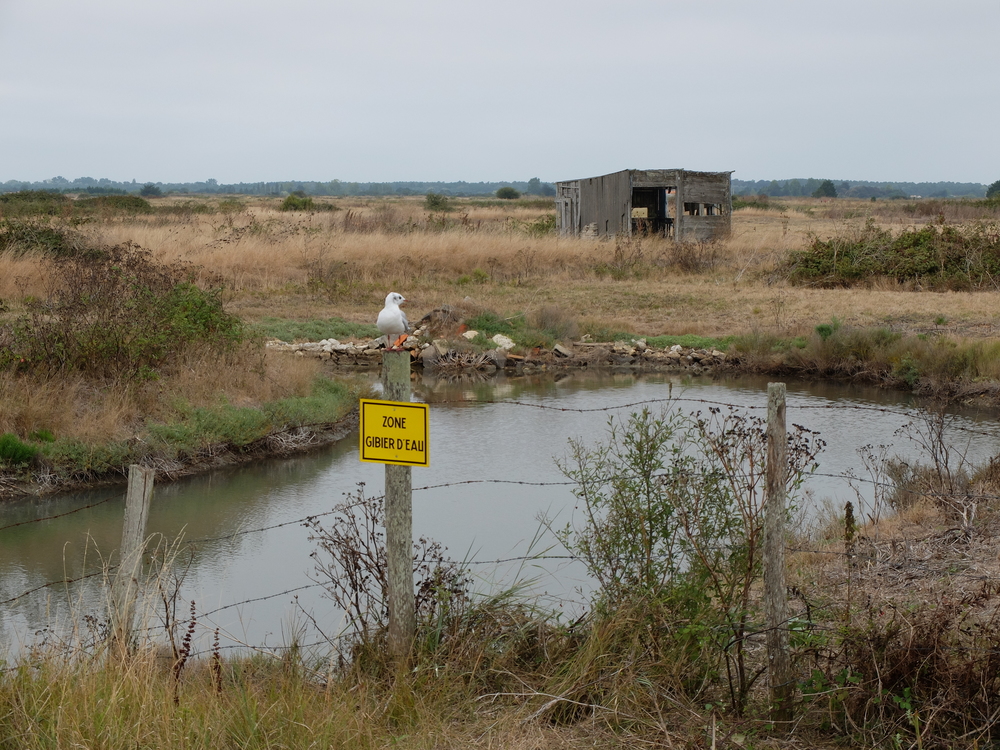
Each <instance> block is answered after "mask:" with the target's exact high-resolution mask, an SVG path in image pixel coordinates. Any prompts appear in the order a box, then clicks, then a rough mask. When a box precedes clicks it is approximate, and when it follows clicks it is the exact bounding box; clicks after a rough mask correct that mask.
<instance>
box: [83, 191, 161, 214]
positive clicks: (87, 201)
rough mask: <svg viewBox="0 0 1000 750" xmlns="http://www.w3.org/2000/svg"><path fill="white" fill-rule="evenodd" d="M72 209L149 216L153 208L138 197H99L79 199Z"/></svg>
mask: <svg viewBox="0 0 1000 750" xmlns="http://www.w3.org/2000/svg"><path fill="white" fill-rule="evenodd" d="M74 208H77V209H79V210H82V211H93V210H98V211H100V210H104V211H119V212H122V213H131V214H151V213H153V207H152V206H151V205H150V204H149V201H147V200H146V199H145V198H140V197H139V196H138V195H99V196H97V197H95V198H81V199H79V200H77V201H76V203H75V205H74Z"/></svg>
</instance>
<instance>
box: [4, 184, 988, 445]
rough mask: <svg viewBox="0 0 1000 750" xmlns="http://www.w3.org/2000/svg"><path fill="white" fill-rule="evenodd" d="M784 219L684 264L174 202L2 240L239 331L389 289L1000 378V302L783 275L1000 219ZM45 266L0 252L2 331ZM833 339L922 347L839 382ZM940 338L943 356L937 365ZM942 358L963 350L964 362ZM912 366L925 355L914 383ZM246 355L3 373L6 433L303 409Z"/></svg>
mask: <svg viewBox="0 0 1000 750" xmlns="http://www.w3.org/2000/svg"><path fill="white" fill-rule="evenodd" d="M782 200H783V201H784V202H783V203H776V202H774V201H770V202H768V201H764V202H744V203H741V204H737V205H738V210H736V211H734V214H733V231H732V235H731V236H730V237H729V238H726V239H724V240H720V241H718V242H714V243H707V244H695V245H684V244H675V243H673V242H670V241H667V240H664V239H662V238H648V237H646V238H638V237H637V238H632V239H619V240H616V241H607V242H600V241H593V240H585V239H562V238H560V237H558V236H557V235H556V234H555V232H554V231H553V222H554V212H553V206H552V202H551V200H549V199H538V198H530V199H521V200H517V201H502V200H496V199H473V198H450V199H448V201H447V202H448V210H445V211H429V210H428V209H427V207H426V204H425V201H424V198H423V197H419V196H414V197H387V198H317V199H314V206H313V210H310V211H283V210H281V200H280V199H278V198H248V197H238V196H167V197H163V198H156V199H152V200H151V203H152V205H153V210H152V211H148V210H147V211H146V212H135V211H122V210H111V209H110V208H109V209H108V210H102V211H100V212H97V213H93V212H92V213H89V214H86V213H85V214H83V215H81V214H80V213H79V212H74V209H73V208H72V206H73V204H72V202H70V201H66V200H63V201H62V202H61V203H59V204H58V207H59V210H61V211H62V214H59V213H58V212H56V214H55V215H40V216H35V217H28V218H24V217H20V218H12V217H13V214H11V215H9V216H6V217H5V216H0V222H4V221H7V222H17V221H20V222H22V223H21V224H19V225H17V226H19V227H20V228H21V229H19V231H21V230H23V229H24V227H25V226H27V227H28V228H29V229H30V231H31V232H40V231H43V230H44V231H47V230H51V229H55V230H58V231H59V232H61V233H62V234H63V235H64V236H65V237H68V238H69V241H72V242H75V243H77V244H78V245H80V246H91V247H92V246H105V247H107V246H115V245H117V246H122V245H124V244H126V243H134V245H136V246H138V247H140V248H143V249H144V250H147V251H149V253H150V254H151V255H152V257H153V258H154V259H155V260H157V261H160V262H161V263H163V264H184V266H185V268H186V269H187V270H186V273H187V274H188V275H189V276H190V278H191V279H192V280H194V281H195V283H197V284H198V285H199V286H200V287H202V288H203V289H213V288H214V289H220V290H222V291H221V295H222V301H223V302H224V304H225V307H226V310H227V311H228V312H229V313H233V314H235V315H237V316H239V317H240V318H241V319H242V320H244V321H246V322H248V323H256V322H260V321H263V320H265V319H279V320H286V321H289V320H290V321H324V320H328V319H330V318H342V319H345V320H346V321H349V322H350V323H357V324H371V323H372V322H373V320H374V318H375V315H376V312H377V311H378V310H379V309H380V307H381V304H382V300H383V299H384V297H385V295H386V293H387V292H388V291H390V290H392V291H398V292H401V293H402V294H403V295H404V296H406V297H407V299H408V300H409V303H408V308H407V310H408V313H409V316H410V319H411V320H416V319H418V318H419V317H421V316H422V315H423V314H425V313H426V312H428V311H430V310H432V309H434V308H436V307H439V306H441V305H446V304H447V305H452V306H457V307H459V308H461V309H462V310H463V311H465V312H466V313H472V314H475V313H477V312H486V311H488V312H492V313H495V314H496V315H497V316H499V317H501V318H507V319H511V320H517V319H518V318H520V317H522V316H523V319H524V320H525V321H528V322H529V324H531V325H535V326H537V327H538V328H559V329H560V330H562V331H573V332H574V334H573V335H576V332H579V333H584V334H586V333H591V334H593V335H594V338H598V337H599V336H601V335H606V334H608V333H609V332H611V333H614V332H627V333H633V334H637V335H645V336H660V335H672V336H680V335H684V334H695V335H699V336H706V337H723V336H734V335H736V336H739V335H743V336H745V337H747V339H748V340H750V341H752V342H758V343H759V346H758V345H757V344H753V346H757V348H756V349H754V348H753V346H751V348H744V349H743V356H744V357H745V359H746V360H747V361H748V362H749V361H751V360H753V362H754V363H755V364H754V365H753V366H754V367H757V369H761V370H763V371H767V369H768V366H769V365H768V362H769V361H771V360H773V359H774V356H775V355H774V354H773V352H774V351H775V350H774V348H773V347H774V346H775V344H774V342H775V341H778V340H780V341H784V342H786V343H785V344H780V346H784V350H783V351H784V352H785V353H783V354H779V356H780V357H783V360H782V363H783V365H782V366H784V364H789V363H790V366H792V367H794V368H796V369H797V371H799V372H802V373H803V374H806V375H811V376H814V377H830V376H836V377H856V376H859V375H860V376H861V377H867V379H868V380H869V381H874V382H885V383H887V384H892V385H898V384H899V383H900V382H901V380H905V381H906V384H907V385H909V386H913V385H914V382H915V378H916V373H917V372H918V370H919V375H920V376H921V378H931V379H934V378H936V379H937V381H938V382H941V381H942V380H944V381H947V380H956V379H961V378H966V379H972V380H983V379H986V380H990V379H994V380H995V379H996V378H997V377H998V376H1000V369H998V367H997V365H996V361H997V360H996V357H995V352H994V349H996V346H994V345H993V343H994V342H993V341H992V339H994V338H996V337H997V331H998V326H1000V305H998V297H997V294H996V290H995V289H989V290H984V291H948V292H930V291H919V289H918V288H916V286H915V285H914V284H912V283H910V284H901V283H898V282H895V281H884V280H883V281H879V280H872V281H869V282H868V283H864V284H861V285H856V286H853V287H851V288H833V289H831V288H814V287H809V286H805V285H801V284H799V285H794V284H792V283H790V282H789V281H788V273H787V268H786V267H785V264H786V263H787V260H788V256H789V253H790V251H794V250H801V249H804V248H807V247H809V246H810V245H811V243H813V242H814V241H815V240H816V239H820V240H827V239H829V238H831V237H850V236H853V235H858V234H860V233H861V232H862V231H863V228H864V227H865V226H866V224H868V223H869V222H873V224H874V225H875V226H878V227H883V228H886V229H888V230H890V231H892V232H897V233H898V232H900V231H903V230H906V229H913V228H919V227H923V226H926V225H927V224H929V223H937V224H940V223H942V222H944V223H948V224H950V225H957V226H970V225H973V224H974V223H976V222H979V223H980V224H981V225H988V226H989V227H992V229H990V230H989V231H993V232H995V231H996V229H995V228H996V225H997V213H998V212H997V208H996V207H995V206H992V207H991V206H988V205H987V206H983V205H982V204H981V203H980V204H974V203H965V202H955V201H951V202H949V201H917V202H893V201H883V202H879V203H872V202H863V201H845V200H829V199H812V198H803V199H782ZM6 205H8V206H9V205H10V204H6ZM3 209H4V206H3V205H0V210H3ZM8 210H9V209H8ZM6 226H7V227H8V229H9V228H10V227H12V226H14V224H10V223H8V224H7V225H6ZM2 228H3V227H0V229H2ZM8 236H9V235H8ZM51 262H52V261H51V257H50V256H48V255H45V254H43V253H42V252H41V251H38V250H25V249H24V248H23V247H19V246H17V245H16V244H15V245H13V246H10V245H9V243H8V247H7V249H6V250H5V251H3V252H0V323H2V322H4V321H6V322H8V323H9V322H11V321H15V320H17V319H19V316H21V315H22V313H24V312H26V311H28V310H29V309H30V310H32V311H33V312H32V315H34V316H35V319H36V322H38V321H42V322H44V318H45V314H44V309H45V305H46V304H48V303H47V302H46V301H47V300H50V299H52V298H53V294H54V288H53V285H54V284H55V283H56V276H57V274H55V273H54V270H53V266H52V265H50V264H51ZM39 316H40V317H39ZM545 321H549V322H556V323H558V326H545V325H543V324H542V323H544V322H545ZM831 324H833V326H835V327H840V326H842V327H843V331H848V332H850V331H865V330H875V329H887V330H889V331H891V332H893V335H896V334H917V335H919V336H923V335H924V334H931V338H929V339H926V340H919V341H918V340H916V339H915V338H914V337H913V336H910V337H909V338H907V339H906V340H905V341H903V342H902V343H899V344H897V345H894V346H895V348H892V347H889V346H885V345H879V346H880V347H881V350H882V354H881V355H880V356H881V361H880V362H878V363H876V364H874V365H871V366H870V365H869V364H868V363H862V365H860V366H852V367H851V368H848V369H844V368H842V367H840V363H839V360H843V359H845V358H846V359H851V358H852V357H853V355H854V351H855V350H856V349H857V346H855V344H852V343H851V342H850V341H847V342H846V344H845V345H846V346H848V349H846V350H845V349H837V347H833V346H824V345H825V344H826V343H827V342H826V339H823V341H820V340H819V338H818V337H817V336H816V334H815V333H814V331H816V328H817V326H821V325H826V326H827V327H830V326H831ZM838 330H840V329H839V328H838ZM851 335H853V334H851ZM796 337H798V341H799V342H805V341H806V339H809V340H810V341H812V344H810V347H811V348H808V349H807V348H803V347H805V344H804V343H802V344H801V346H800V347H799V348H794V347H793V348H791V349H789V347H788V344H787V342H791V341H795V340H796ZM845 337H846V338H849V336H845ZM883 338H884V337H883ZM945 338H947V340H948V341H949V342H953V343H950V344H949V345H948V346H950V347H951V349H949V348H948V347H943V346H936V344H935V342H938V343H940V342H942V341H944V339H945ZM963 341H964V342H965V343H964V344H963V343H962V342H963ZM970 341H971V342H973V343H972V344H969V343H968V342H970ZM954 342H958V344H955V345H958V346H964V347H966V349H963V350H962V351H960V352H959V353H958V354H957V355H956V354H955V352H954V345H953V344H954ZM3 343H4V342H3V341H0V344H3ZM831 343H832V342H831ZM851 346H854V347H855V349H854V350H852V349H850V347H851ZM859 346H861V347H862V348H863V347H865V346H867V344H866V343H865V342H863V341H862V342H861V344H859ZM970 346H971V347H978V348H976V349H975V351H972V350H971V349H968V347H970ZM869 348H870V347H869ZM917 349H923V351H920V352H917V354H919V357H920V359H919V362H917V365H916V366H914V365H911V364H910V362H911V360H912V357H913V356H916V355H914V352H915V351H917ZM241 351H242V352H243V353H242V354H238V355H237V354H230V355H227V357H228V358H222V359H220V358H219V357H217V356H214V355H210V356H206V355H205V354H204V353H202V354H198V353H188V354H187V355H185V358H184V360H183V361H180V362H175V363H173V364H172V365H171V366H170V367H167V368H161V371H160V372H159V373H158V376H157V377H156V378H155V379H153V380H147V381H145V382H131V383H120V382H110V383H104V384H103V385H101V386H100V387H95V384H94V382H93V380H92V379H88V377H86V376H85V375H79V374H77V373H76V372H75V371H74V372H67V371H66V370H65V369H63V370H62V371H61V374H60V375H59V378H58V379H57V380H56V381H53V380H51V379H48V378H42V379H41V380H38V379H36V378H32V377H27V378H26V377H22V375H24V374H26V373H25V372H21V373H20V374H18V373H15V372H12V371H11V370H10V369H8V370H6V371H4V372H3V373H0V396H2V398H0V432H12V433H14V434H16V435H19V436H22V437H24V436H28V435H31V434H32V433H34V432H35V431H37V430H38V429H40V428H43V429H45V430H48V431H51V432H53V433H54V434H57V435H62V436H66V437H67V438H73V439H76V440H82V441H84V442H86V443H88V444H90V443H100V442H108V441H119V442H120V441H128V440H134V439H135V437H136V436H137V435H138V434H140V433H141V432H142V429H143V425H144V424H146V423H147V422H148V420H158V421H162V422H169V421H171V420H174V419H183V418H184V417H183V415H184V414H185V413H187V412H186V411H185V410H188V411H189V410H190V409H197V408H217V407H220V404H221V405H223V406H226V408H229V406H234V407H242V406H247V407H255V406H257V405H259V404H263V403H267V402H270V401H274V400H275V399H281V398H288V397H294V398H305V397H307V396H308V394H309V393H310V388H311V387H312V386H311V385H310V384H311V383H312V382H313V379H314V378H315V375H316V372H317V370H316V366H315V364H313V365H311V366H310V365H307V364H304V363H300V364H297V365H295V367H296V368H297V371H296V372H295V373H292V372H287V371H286V370H288V369H289V368H290V367H292V365H290V364H289V363H288V362H287V361H286V360H284V359H282V358H280V357H277V358H276V357H265V356H264V355H263V354H261V353H252V352H250V349H248V348H244V349H243V350H241ZM838 351H839V352H846V353H847V354H846V355H845V354H843V353H838ZM789 352H790V353H789ZM754 358H756V359H754ZM912 361H916V360H912ZM956 362H958V364H956ZM956 367H958V368H959V369H957V370H956ZM21 370H25V371H29V370H30V372H34V370H32V369H31V368H27V367H22V368H21ZM30 372H28V374H30ZM276 383H281V384H282V386H281V387H280V388H277V387H276V386H275V384H276Z"/></svg>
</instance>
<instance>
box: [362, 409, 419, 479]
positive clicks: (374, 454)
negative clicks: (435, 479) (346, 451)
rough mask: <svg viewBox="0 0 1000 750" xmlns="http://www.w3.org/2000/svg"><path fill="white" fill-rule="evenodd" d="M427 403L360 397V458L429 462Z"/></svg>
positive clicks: (413, 463)
mask: <svg viewBox="0 0 1000 750" xmlns="http://www.w3.org/2000/svg"><path fill="white" fill-rule="evenodd" d="M429 414H430V406H429V405H428V404H412V403H409V404H408V403H403V402H401V401H375V400H372V399H364V398H363V399H361V420H360V421H361V438H360V440H361V444H360V457H361V460H362V461H368V462H370V463H377V464H397V465H399V466H430V439H429V438H430V433H429V432H428V422H429V420H428V416H429Z"/></svg>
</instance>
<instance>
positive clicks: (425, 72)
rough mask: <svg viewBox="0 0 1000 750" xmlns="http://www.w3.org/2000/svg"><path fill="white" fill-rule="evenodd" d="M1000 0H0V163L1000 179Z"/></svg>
mask: <svg viewBox="0 0 1000 750" xmlns="http://www.w3.org/2000/svg"><path fill="white" fill-rule="evenodd" d="M998 38H1000V0H949V1H948V2H941V1H940V0H939V1H936V2H930V1H924V0H861V1H855V0H840V1H839V2H836V3H828V2H816V1H815V0H799V1H797V2H793V1H787V2H782V1H777V0H755V1H753V2H748V1H747V0H721V1H718V2H712V1H708V2H689V1H688V2H673V1H663V0H661V1H660V2H641V1H632V0H606V1H605V2H594V1H591V0H574V1H573V2H565V1H562V0H553V1H549V0H534V1H528V0H493V1H491V2H483V1H482V0H461V1H459V0H455V1H452V0H444V1H437V0H427V1H426V2H405V1H404V0H379V1H378V2H374V1H373V0H366V1H356V0H346V1H344V2H336V1H330V0H328V1H326V2H319V1H309V0H282V1H281V2H278V1H277V0H269V1H268V2H258V1H257V0H171V1H170V2H162V1H161V2H147V1H143V0H88V1H87V2H79V0H0V182H2V181H6V180H10V179H22V180H41V179H46V178H50V177H54V176H56V175H62V176H64V177H66V178H68V179H74V178H77V177H82V176H88V177H110V178H112V179H115V180H131V179H133V178H134V179H137V180H139V181H140V182H146V181H164V182H170V181H194V180H203V179H207V178H210V177H211V178H215V179H217V180H219V181H220V182H239V181H247V182H251V181H259V180H281V179H299V180H331V179H334V178H338V179H341V180H352V181H364V182H367V181H391V180H448V181H451V180H468V181H480V180H497V181H500V180H515V179H516V180H526V179H528V178H529V177H534V176H538V177H541V178H542V179H543V180H548V181H555V180H560V179H571V178H577V177H584V176H588V175H595V174H603V173H605V172H612V171H615V170H618V169H625V168H658V167H662V168H673V167H682V168H686V169H702V170H720V171H721V170H735V174H734V177H736V178H738V179H772V178H787V177H819V178H825V177H829V178H833V179H858V180H862V179H867V180H898V181H913V182H920V181H939V180H949V181H957V182H983V183H990V182H993V181H994V180H996V179H1000V138H998V137H997V132H998V129H1000V64H998V52H997V50H998V48H1000V43H998V41H997V39H998Z"/></svg>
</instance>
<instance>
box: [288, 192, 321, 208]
mask: <svg viewBox="0 0 1000 750" xmlns="http://www.w3.org/2000/svg"><path fill="white" fill-rule="evenodd" d="M281 210H282V211H312V210H313V199H312V198H310V197H309V196H308V195H296V194H295V193H292V194H291V195H289V196H288V197H287V198H285V200H283V201H282V202H281Z"/></svg>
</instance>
